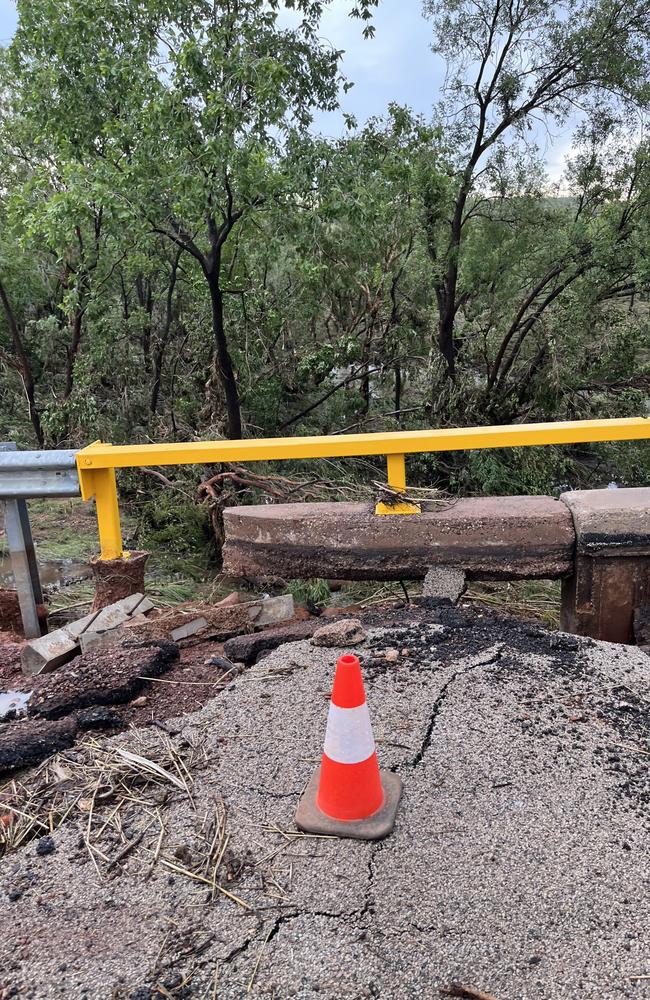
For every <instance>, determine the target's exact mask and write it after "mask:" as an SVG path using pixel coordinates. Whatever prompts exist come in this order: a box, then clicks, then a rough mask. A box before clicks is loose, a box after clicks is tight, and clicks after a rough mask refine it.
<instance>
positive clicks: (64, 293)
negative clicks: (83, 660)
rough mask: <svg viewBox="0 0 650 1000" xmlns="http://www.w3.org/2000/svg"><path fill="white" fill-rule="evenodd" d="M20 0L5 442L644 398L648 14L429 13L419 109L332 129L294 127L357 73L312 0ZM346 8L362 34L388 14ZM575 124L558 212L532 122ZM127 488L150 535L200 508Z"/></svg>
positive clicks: (567, 410)
mask: <svg viewBox="0 0 650 1000" xmlns="http://www.w3.org/2000/svg"><path fill="white" fill-rule="evenodd" d="M17 6H18V11H19V17H20V20H19V27H18V31H17V34H16V36H15V39H14V40H13V42H12V43H11V45H9V46H8V47H7V48H6V49H0V102H1V106H2V107H1V111H0V373H1V374H0V378H1V379H2V381H1V383H0V388H1V398H2V406H1V408H0V436H2V437H3V438H7V439H13V440H17V441H18V442H19V443H20V444H21V445H23V446H30V445H32V446H34V445H38V446H46V447H64V446H67V447H75V446H79V445H83V444H85V443H87V442H88V441H90V440H94V439H96V438H98V437H101V438H104V439H105V440H111V441H113V442H120V441H146V440H152V439H176V440H183V439H196V438H209V437H216V436H220V435H224V436H230V437H233V438H238V437H240V436H257V435H268V436H273V435H278V434H281V435H287V434H301V433H328V432H329V433H331V432H334V431H337V432H340V431H345V430H350V431H351V430H379V429H382V428H388V429H399V428H411V427H425V426H431V425H434V426H445V425H448V426H454V425H456V426H458V425H462V424H469V423H505V422H515V421H532V420H547V419H548V420H557V419H569V418H588V417H594V416H619V415H621V416H622V415H629V414H641V413H644V412H646V409H645V408H646V407H647V405H648V395H649V393H648V387H649V385H650V351H649V345H650V338H649V336H648V306H647V302H648V283H649V277H650V253H649V250H648V246H649V243H648V228H649V223H650V170H649V159H648V152H649V149H648V140H647V137H646V136H645V135H644V133H643V131H642V130H640V129H639V126H638V123H639V121H640V120H642V118H643V115H644V114H645V113H646V111H647V109H648V105H649V104H650V71H649V70H648V66H649V65H650V63H649V61H648V55H649V54H650V53H649V51H648V50H649V44H648V43H649V40H650V5H649V4H648V3H647V0H616V2H614V3H612V2H611V0H563V2H561V3H551V2H546V0H453V2H449V0H444V2H443V0H425V2H424V10H425V12H426V14H427V16H428V18H429V21H430V25H431V31H432V45H433V48H434V51H435V52H436V53H438V54H439V55H441V56H442V57H443V58H444V59H445V60H446V64H447V70H448V72H447V79H446V86H445V90H444V93H443V94H442V99H441V101H440V103H439V104H438V105H436V107H435V111H434V113H433V115H432V117H431V120H429V121H425V120H423V119H421V118H419V117H417V116H414V115H413V114H412V113H411V112H410V111H409V110H408V109H407V108H402V107H398V106H396V105H392V106H391V107H389V108H387V110H386V114H385V116H384V117H383V118H382V119H380V120H379V119H378V120H373V121H370V122H368V123H367V124H365V125H364V126H363V127H361V128H359V127H358V126H357V125H356V123H354V122H352V121H350V122H349V125H350V129H349V133H348V135H347V136H346V137H345V138H343V139H340V140H338V141H328V140H325V139H324V138H322V137H320V136H318V135H315V134H314V131H313V129H312V128H311V127H310V126H311V122H312V117H313V115H314V113H315V112H316V111H317V110H318V109H333V108H335V107H336V106H337V102H338V97H339V94H340V93H341V91H342V89H343V88H345V87H347V86H348V85H349V83H348V81H345V80H344V79H343V78H342V76H341V73H340V70H339V61H340V53H338V52H336V51H333V50H332V49H331V48H330V47H329V46H328V45H326V44H325V43H324V42H323V41H322V40H321V37H320V33H319V21H320V17H321V15H322V6H323V5H322V4H321V3H320V2H317V0H293V2H285V3H284V4H283V5H282V9H281V5H280V3H279V0H229V2H228V3H217V2H216V0H214V2H213V0H104V2H102V3H101V4H94V3H87V2H86V0H18V3H17ZM349 6H350V7H351V10H350V13H351V15H353V16H354V17H356V18H358V19H360V26H359V30H364V31H365V33H366V34H368V35H370V34H372V11H373V7H374V6H376V0H360V2H358V3H356V4H355V5H354V6H353V5H352V3H351V2H350V4H349ZM287 8H288V10H287ZM368 44H371V43H368ZM435 96H436V95H434V94H432V95H431V97H432V103H433V101H434V99H435ZM573 119H575V120H576V122H577V125H576V136H575V147H574V154H573V156H572V158H571V159H570V162H569V163H568V165H567V173H566V177H565V181H564V184H563V188H562V196H561V197H560V196H557V193H556V194H555V196H554V193H553V192H552V191H550V189H549V185H548V182H547V180H546V177H545V174H544V166H543V162H542V158H541V154H540V152H539V150H538V149H537V148H536V147H535V145H534V143H533V142H532V141H531V135H532V130H533V127H534V126H539V123H540V122H541V123H542V124H546V125H547V126H549V127H552V126H553V125H554V124H556V123H566V122H567V121H569V120H573ZM649 469H650V459H649V458H648V449H647V447H641V446H634V445H624V446H602V447H601V446H598V447H596V446H595V447H593V448H591V449H581V450H576V449H544V450H537V449H536V450H533V451H526V450H522V451H518V452H512V453H504V454H501V453H497V452H483V453H478V454H468V455H451V456H444V457H443V458H438V457H422V458H420V459H418V460H414V461H413V462H412V463H410V465H409V476H410V478H411V479H412V480H413V481H414V482H419V483H420V484H422V485H427V486H439V487H442V488H444V489H447V490H451V491H453V492H466V493H467V492H475V493H478V492H482V493H486V492H491V493H499V492H517V491H526V492H536V491H541V490H549V489H553V488H554V487H556V486H558V485H559V484H561V483H564V482H568V483H571V484H572V485H586V484H590V483H592V484H593V483H597V484H599V485H602V484H603V482H607V480H608V479H609V478H612V477H614V478H616V479H617V480H618V481H619V482H629V483H635V482H637V483H638V482H642V481H646V480H647V475H648V471H649ZM369 478H373V477H372V476H369ZM374 478H377V476H375V477H374ZM188 489H189V496H192V493H193V487H192V484H190V486H189V488H188ZM129 490H130V495H131V497H132V499H134V498H137V496H138V495H139V492H138V491H141V490H142V480H140V481H139V483H138V485H137V487H136V485H135V484H133V483H129ZM147 490H148V492H149V493H150V494H151V495H152V498H153V499H152V501H151V504H152V506H151V509H150V510H149V513H148V514H147V512H146V511H145V512H144V514H143V519H142V520H141V521H140V525H141V531H142V532H143V534H142V535H141V537H144V536H145V535H147V533H148V536H149V537H159V536H164V535H165V531H167V532H168V535H169V537H170V538H172V539H174V538H177V537H178V533H175V532H174V531H173V530H172V531H171V533H170V530H169V524H174V523H177V518H178V506H179V504H181V505H183V504H189V500H187V499H186V500H183V499H182V495H179V494H174V495H173V499H168V500H166V501H165V502H164V503H162V502H161V501H160V496H161V490H160V486H159V484H155V483H153V482H152V481H150V482H149V483H148V487H147ZM140 499H141V497H140ZM138 517H139V514H138ZM186 520H187V521H188V531H190V533H191V534H192V536H193V537H194V538H198V537H199V536H201V537H202V531H203V527H202V523H201V521H200V519H199V520H196V519H194V520H192V517H191V516H189V515H187V517H186Z"/></svg>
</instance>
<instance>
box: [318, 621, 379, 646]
mask: <svg viewBox="0 0 650 1000" xmlns="http://www.w3.org/2000/svg"><path fill="white" fill-rule="evenodd" d="M365 639H366V633H365V631H364V629H363V626H362V625H361V622H360V621H358V620H357V619H356V618H340V619H337V620H336V621H333V622H330V623H329V624H328V625H322V626H321V627H320V628H319V629H317V630H316V631H315V632H314V634H313V636H312V640H311V641H312V645H314V646H332V647H340V648H343V646H357V645H359V643H361V642H364V640H365Z"/></svg>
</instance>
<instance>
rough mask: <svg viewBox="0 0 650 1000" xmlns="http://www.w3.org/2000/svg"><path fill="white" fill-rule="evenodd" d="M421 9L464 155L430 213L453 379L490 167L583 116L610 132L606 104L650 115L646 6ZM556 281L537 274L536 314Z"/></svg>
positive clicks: (509, 0)
mask: <svg viewBox="0 0 650 1000" xmlns="http://www.w3.org/2000/svg"><path fill="white" fill-rule="evenodd" d="M424 9H425V12H426V13H427V14H428V15H429V17H430V18H431V19H432V21H433V27H434V51H435V52H437V53H439V54H441V55H443V56H444V57H445V58H446V60H447V66H448V78H447V84H446V93H447V98H448V100H447V104H446V106H444V107H443V109H442V114H443V121H444V122H445V126H446V134H447V136H448V140H449V144H450V148H451V149H454V150H456V151H457V152H456V154H455V170H454V174H453V183H452V184H451V185H450V187H449V210H448V213H445V214H444V216H441V215H440V214H439V211H438V205H437V201H436V200H434V204H433V205H432V206H431V208H430V210H429V212H428V221H429V233H430V240H429V248H430V254H431V258H432V261H433V265H434V274H435V281H436V296H437V301H438V309H439V320H438V346H439V349H440V351H441V353H442V355H443V357H444V360H445V364H446V370H447V373H448V375H449V376H450V377H451V378H454V376H455V372H456V363H457V357H458V353H459V350H460V349H461V347H462V339H459V337H458V334H457V320H458V317H459V312H460V311H461V310H462V309H463V307H464V306H465V305H466V303H467V302H468V300H469V298H470V297H471V294H472V290H471V288H468V287H465V286H464V284H463V279H462V268H463V250H464V246H465V242H466V239H467V234H468V231H469V228H470V224H471V220H472V219H473V218H474V217H476V213H477V211H480V210H481V209H482V208H485V206H487V205H488V204H489V202H490V197H491V192H490V190H489V186H488V184H486V180H487V175H488V174H489V172H490V169H491V167H493V165H494V162H495V160H497V159H498V158H499V157H503V156H504V152H505V146H504V144H506V143H507V144H508V145H509V146H510V147H511V148H512V147H513V146H516V145H517V143H520V142H522V140H523V139H524V138H525V137H526V135H527V134H529V133H530V131H531V129H532V127H533V124H534V123H536V122H537V121H538V120H539V119H541V120H542V122H544V121H554V122H560V123H562V122H566V121H567V120H568V119H569V118H570V116H571V115H572V114H573V113H575V111H576V109H581V110H583V111H584V112H585V113H587V114H588V113H589V112H590V111H591V112H593V113H594V121H595V120H596V119H597V120H599V121H600V123H601V125H602V126H603V129H604V130H605V131H607V130H608V128H609V127H611V124H612V120H613V119H612V118H611V117H608V116H607V115H605V114H603V111H604V109H605V108H606V107H607V106H612V105H617V106H618V107H619V109H625V108H629V107H630V106H635V107H640V108H646V107H647V106H648V102H649V101H650V80H649V76H648V69H647V67H648V55H649V45H648V42H649V39H650V5H649V4H648V3H647V0H616V2H614V3H612V2H611V0H564V2H562V3H553V2H548V0H541V2H540V0H454V2H453V3H449V2H448V0H444V2H443V0H425V3H424ZM596 111H597V115H596ZM601 138H602V136H601ZM436 194H437V192H436ZM553 277H554V276H553V275H550V274H547V275H541V276H540V280H541V284H539V286H535V287H534V288H532V289H531V290H530V291H531V295H532V300H531V305H532V304H533V302H534V303H535V306H536V307H537V308H539V306H540V305H541V304H542V302H543V300H544V298H545V297H547V296H548V295H549V294H554V295H557V294H561V290H560V291H558V288H559V286H558V285H557V284H555V285H551V284H550V283H551V282H552V281H553ZM560 283H561V282H560Z"/></svg>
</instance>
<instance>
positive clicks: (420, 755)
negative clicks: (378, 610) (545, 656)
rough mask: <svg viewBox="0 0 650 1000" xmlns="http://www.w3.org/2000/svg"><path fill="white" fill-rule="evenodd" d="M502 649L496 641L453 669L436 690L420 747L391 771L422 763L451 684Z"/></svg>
mask: <svg viewBox="0 0 650 1000" xmlns="http://www.w3.org/2000/svg"><path fill="white" fill-rule="evenodd" d="M502 650H503V643H497V644H496V646H491V647H490V648H489V649H487V650H485V651H484V652H483V653H479V654H478V655H477V656H475V657H474V658H473V660H472V661H470V663H467V664H466V665H465V666H464V667H463V668H462V669H460V670H456V671H454V673H453V674H452V675H451V677H449V678H448V679H447V680H446V681H445V683H444V684H443V685H442V687H441V688H440V691H439V692H438V697H437V698H436V700H435V701H434V703H433V707H432V709H431V714H430V716H429V722H428V724H427V728H426V730H425V733H424V737H423V739H422V743H421V745H420V749H419V750H418V752H417V753H416V754H415V756H414V757H413V758H412V759H411V760H407V761H405V762H404V763H402V764H395V765H393V767H392V768H391V771H395V772H396V773H397V772H398V771H399V770H400V768H402V767H409V768H416V767H417V766H418V765H419V764H421V763H422V760H423V759H424V756H425V754H426V752H427V750H428V749H429V747H430V746H431V741H432V739H433V731H434V729H435V727H436V722H437V720H438V716H439V715H440V712H441V711H442V708H443V705H444V703H445V700H446V698H447V694H448V692H449V689H450V687H451V685H452V684H453V683H454V681H456V680H457V679H458V678H459V677H464V676H465V675H466V674H468V673H470V672H471V671H472V670H476V669H477V667H487V666H489V665H490V664H491V663H496V662H497V661H498V660H499V659H500V658H501V652H502Z"/></svg>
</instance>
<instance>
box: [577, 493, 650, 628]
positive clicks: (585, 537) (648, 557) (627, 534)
mask: <svg viewBox="0 0 650 1000" xmlns="http://www.w3.org/2000/svg"><path fill="white" fill-rule="evenodd" d="M560 499H561V500H562V502H563V503H564V504H565V505H566V507H567V508H568V509H569V510H570V512H571V515H572V518H573V523H574V529H575V535H576V555H575V565H574V570H573V574H572V575H571V576H570V577H569V578H568V579H566V580H564V581H563V583H562V611H561V617H560V625H561V628H562V629H563V630H564V631H565V632H574V633H577V634H578V635H589V636H591V637H592V638H593V639H604V640H606V641H608V642H619V643H632V642H634V612H635V609H637V608H639V607H641V606H642V605H644V604H646V603H650V489H648V488H641V489H620V490H575V491H574V492H572V493H563V494H562V496H561V497H560Z"/></svg>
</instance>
